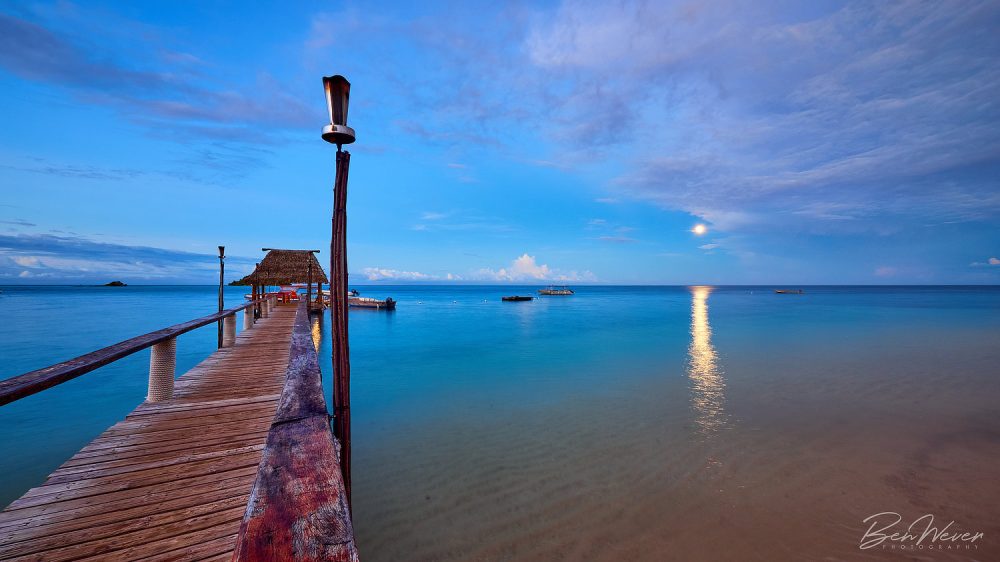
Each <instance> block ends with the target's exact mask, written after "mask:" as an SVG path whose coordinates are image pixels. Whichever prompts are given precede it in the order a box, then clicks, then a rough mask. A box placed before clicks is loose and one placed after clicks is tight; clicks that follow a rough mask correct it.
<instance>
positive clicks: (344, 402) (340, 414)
mask: <svg viewBox="0 0 1000 562" xmlns="http://www.w3.org/2000/svg"><path fill="white" fill-rule="evenodd" d="M323 88H324V90H326V107H327V110H328V112H329V117H330V124H329V125H326V126H325V127H323V140H325V141H327V142H329V143H331V144H336V145H337V171H336V180H335V182H334V186H333V221H332V222H333V231H332V236H331V239H330V273H331V279H330V320H331V322H330V324H331V326H330V330H331V332H332V334H333V416H334V417H333V434H334V435H335V436H336V437H337V439H338V440H339V441H340V446H341V450H340V468H341V470H342V471H343V474H344V491H345V492H346V493H347V505H348V507H350V505H351V359H350V348H349V345H348V339H347V175H348V168H349V167H350V164H351V153H350V152H344V150H343V148H342V147H343V145H345V144H350V143H352V142H354V129H352V128H350V127H348V126H347V107H348V103H349V102H350V95H351V83H350V82H348V81H347V79H346V78H344V77H343V76H340V75H337V76H325V77H323Z"/></svg>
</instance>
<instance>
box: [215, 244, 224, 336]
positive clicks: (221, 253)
mask: <svg viewBox="0 0 1000 562" xmlns="http://www.w3.org/2000/svg"><path fill="white" fill-rule="evenodd" d="M225 259H226V247H225V246H219V312H222V306H223V304H224V301H223V298H222V287H223V283H224V281H223V278H224V277H225V272H226V262H225V261H224V260H225ZM216 324H218V326H217V328H218V329H217V331H218V335H219V338H218V340H219V341H218V344H219V345H218V347H222V320H219V321H218V322H216Z"/></svg>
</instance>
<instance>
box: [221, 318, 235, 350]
mask: <svg viewBox="0 0 1000 562" xmlns="http://www.w3.org/2000/svg"><path fill="white" fill-rule="evenodd" d="M235 344H236V315H235V314H230V315H229V316H226V317H225V318H223V320H222V347H232V346H233V345H235Z"/></svg>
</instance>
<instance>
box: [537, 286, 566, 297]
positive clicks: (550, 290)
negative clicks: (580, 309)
mask: <svg viewBox="0 0 1000 562" xmlns="http://www.w3.org/2000/svg"><path fill="white" fill-rule="evenodd" d="M538 294H539V295H572V294H573V289H570V288H569V287H567V286H566V285H550V286H548V287H545V288H544V289H539V290H538Z"/></svg>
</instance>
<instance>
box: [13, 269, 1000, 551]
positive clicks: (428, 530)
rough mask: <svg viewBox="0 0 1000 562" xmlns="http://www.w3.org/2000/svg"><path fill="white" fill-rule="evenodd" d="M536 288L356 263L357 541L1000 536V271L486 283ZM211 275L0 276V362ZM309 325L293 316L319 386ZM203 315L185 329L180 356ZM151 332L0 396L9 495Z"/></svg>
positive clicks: (95, 425)
mask: <svg viewBox="0 0 1000 562" xmlns="http://www.w3.org/2000/svg"><path fill="white" fill-rule="evenodd" d="M237 289H238V288H237ZM534 289H535V287H361V290H362V293H363V294H364V295H365V296H376V297H384V296H392V297H394V298H396V299H397V300H398V301H399V309H398V310H397V311H396V312H395V313H385V312H372V311H356V312H352V314H351V353H352V419H353V423H354V427H353V428H352V429H353V440H354V447H355V449H354V464H355V473H354V494H355V496H354V509H355V514H354V515H355V527H356V531H357V537H358V542H359V545H360V547H361V550H362V552H363V553H364V558H365V559H366V560H401V559H406V560H411V559H417V560H420V559H423V560H448V559H451V560H469V559H539V560H550V559H606V560H622V559H646V560H662V559H685V560H690V559H741V560H743V559H767V560H773V559H780V558H796V559H810V558H813V559H817V558H829V557H834V558H851V557H857V556H858V555H859V551H858V549H857V543H858V541H859V539H860V534H861V532H862V530H863V529H862V524H861V520H862V519H863V518H864V517H866V516H868V515H871V514H873V513H876V512H878V511H887V510H894V511H899V512H900V513H905V514H907V515H914V516H915V515H919V514H922V513H925V512H928V511H933V512H935V513H936V514H937V515H938V517H939V518H940V519H946V520H951V519H955V520H956V524H958V525H959V526H961V527H962V528H966V529H972V530H981V531H984V532H986V536H987V538H988V539H989V538H990V537H993V539H992V543H990V542H987V547H989V548H991V549H995V548H996V545H997V544H998V543H1000V541H997V540H996V538H997V537H1000V528H998V522H1000V513H998V511H997V509H998V508H997V507H996V506H997V505H1000V494H998V486H997V484H996V483H995V482H996V479H995V474H994V471H995V467H996V466H1000V437H998V436H1000V425H998V424H1000V421H998V417H997V416H996V404H997V403H1000V376H998V375H1000V371H998V367H997V365H1000V352H998V349H1000V346H998V345H997V342H1000V314H998V312H1000V291H998V290H997V289H995V288H978V289H977V288H892V287H888V288H871V287H867V288H864V287H862V288H824V287H812V288H810V287H806V294H805V295H775V294H774V293H773V292H772V291H771V288H768V287H701V286H699V287H690V288H688V287H617V288H615V287H581V288H579V289H578V292H577V294H576V295H574V296H571V297H549V298H540V299H538V300H535V301H533V302H524V303H501V302H500V301H499V298H500V296H501V295H504V294H514V293H520V294H526V293H530V292H533V291H534ZM230 293H231V294H230ZM230 293H227V294H228V296H227V298H230V299H236V300H238V299H239V297H240V295H241V294H242V292H232V291H231V292H230ZM214 299H215V295H214V289H212V288H210V287H196V288H191V287H187V288H143V287H128V288H125V290H123V291H120V292H115V293H108V292H107V290H105V289H97V291H96V292H95V290H94V289H73V288H62V289H32V290H18V289H10V288H4V296H3V297H0V306H4V310H5V323H6V327H7V328H6V329H7V331H6V332H5V338H4V339H3V341H0V352H2V354H3V359H4V360H3V362H2V364H0V365H2V366H0V368H2V369H3V372H2V373H0V374H2V375H3V376H10V375H13V374H16V373H18V372H21V371H24V370H29V369H32V368H37V367H40V366H43V365H44V364H45V363H47V362H48V361H49V360H50V358H51V360H57V359H63V358H67V357H71V356H73V355H76V354H79V353H83V352H86V351H90V350H92V349H94V348H96V347H100V346H102V345H106V344H107V343H110V342H111V341H117V340H119V339H124V338H126V337H130V336H133V335H136V334H138V333H142V332H144V331H148V330H152V329H155V328H158V327H162V326H163V325H168V324H172V323H175V322H179V321H182V320H187V319H189V318H192V317H196V316H200V315H201V314H203V313H205V312H209V311H211V310H212V309H213V308H214V306H215V305H214ZM40 310H44V312H43V313H39V311H40ZM81 322H85V323H86V325H87V326H88V329H86V330H81V329H80V325H81ZM328 330H329V322H328V320H323V321H317V322H315V323H314V325H313V337H314V341H318V342H319V349H320V356H321V360H322V362H323V369H324V374H325V380H324V382H325V383H326V384H327V385H328V386H329V382H330V377H329V373H330V369H329V355H330V349H329V345H330V343H329V342H330V340H329V334H328ZM321 334H322V336H321ZM214 340H215V333H214V330H211V329H209V330H199V331H196V332H195V333H193V334H190V335H188V336H184V337H182V338H181V340H179V350H180V354H181V356H180V357H179V365H178V367H179V369H180V368H182V367H184V368H186V367H190V366H191V365H193V364H194V363H196V362H197V361H198V360H200V359H201V358H203V357H204V356H205V355H206V354H207V353H208V352H210V351H211V349H212V348H213V347H214ZM147 358H148V356H146V355H144V354H140V356H137V357H135V358H132V359H131V360H126V361H122V362H120V363H119V364H116V365H115V366H112V367H109V368H105V369H101V370H99V371H96V372H94V373H91V374H89V375H87V376H85V377H82V378H81V379H78V380H77V381H73V382H72V383H68V384H67V385H63V386H62V387H59V388H58V389H54V390H51V391H49V392H47V393H45V394H43V395H41V396H36V397H33V398H31V399H28V400H25V401H23V402H21V403H18V404H15V405H12V406H7V407H4V408H0V424H2V425H3V428H4V432H3V433H2V434H0V470H2V471H3V472H4V474H6V475H8V478H7V479H6V480H5V481H4V483H3V486H2V489H0V491H2V492H3V494H5V495H4V496H3V498H4V499H5V500H6V501H9V500H10V499H12V498H13V497H16V496H17V495H19V494H21V493H23V491H24V488H26V487H27V486H30V485H32V484H33V483H36V482H37V481H38V480H39V479H40V478H42V477H44V475H45V474H47V473H48V472H49V471H51V470H52V468H54V466H55V465H58V464H59V462H61V460H64V459H65V458H67V457H68V456H69V455H71V454H72V453H73V452H74V451H75V450H77V449H78V448H79V447H80V446H81V445H82V444H84V443H86V442H87V441H88V440H89V439H90V438H92V437H93V436H94V435H96V434H97V433H99V432H100V431H102V430H103V429H105V428H106V427H107V426H108V425H110V424H111V423H113V422H114V421H115V420H116V419H120V418H121V417H122V416H123V415H124V414H125V413H127V412H128V411H129V410H130V409H131V408H132V407H134V406H135V404H136V403H138V402H139V401H141V400H142V397H143V396H144V393H145V382H146V381H145V374H146V373H145V369H146V361H147ZM327 392H328V395H329V388H328V390H327ZM4 503H6V502H4ZM990 544H992V545H993V546H989V545H990ZM995 554H996V550H981V551H979V553H978V555H979V556H980V558H982V559H989V558H991V557H992V558H996V557H997V556H996V555H995ZM940 557H945V558H946V557H948V554H947V553H944V554H942V555H941V556H940Z"/></svg>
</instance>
